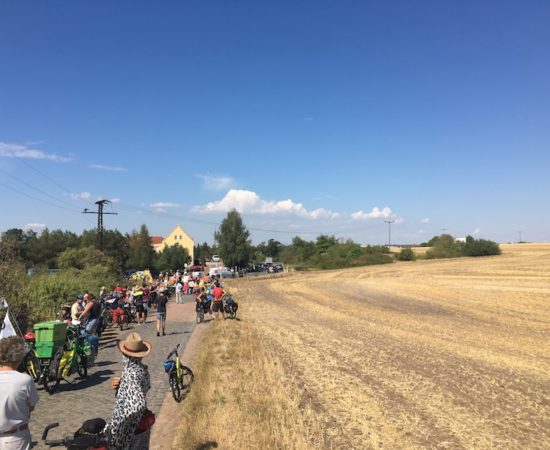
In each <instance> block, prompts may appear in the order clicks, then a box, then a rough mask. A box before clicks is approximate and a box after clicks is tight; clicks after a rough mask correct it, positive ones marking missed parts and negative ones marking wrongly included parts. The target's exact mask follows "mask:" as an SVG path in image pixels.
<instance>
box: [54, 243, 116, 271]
mask: <svg viewBox="0 0 550 450" xmlns="http://www.w3.org/2000/svg"><path fill="white" fill-rule="evenodd" d="M57 260H58V264H59V268H60V269H71V268H72V269H79V270H82V269H85V268H86V267H89V266H97V265H101V266H105V267H106V268H108V269H109V270H110V271H111V272H116V269H117V267H116V266H117V264H116V262H115V261H114V260H113V259H112V258H110V257H108V256H107V255H105V253H103V252H101V251H99V250H98V249H96V248H95V247H85V248H69V249H67V250H65V251H64V252H62V253H60V254H59V256H58V258H57Z"/></svg>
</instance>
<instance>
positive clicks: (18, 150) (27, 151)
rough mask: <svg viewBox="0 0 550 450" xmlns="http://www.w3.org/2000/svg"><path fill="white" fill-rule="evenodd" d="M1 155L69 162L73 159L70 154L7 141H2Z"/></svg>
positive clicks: (0, 144) (0, 145)
mask: <svg viewBox="0 0 550 450" xmlns="http://www.w3.org/2000/svg"><path fill="white" fill-rule="evenodd" d="M0 156H1V157H6V158H27V159H45V160H47V161H54V162H68V161H71V160H72V158H71V157H68V156H61V155H56V154H55V153H46V152H44V151H42V150H36V149H34V148H31V147H29V146H27V145H24V144H12V143H7V142H0Z"/></svg>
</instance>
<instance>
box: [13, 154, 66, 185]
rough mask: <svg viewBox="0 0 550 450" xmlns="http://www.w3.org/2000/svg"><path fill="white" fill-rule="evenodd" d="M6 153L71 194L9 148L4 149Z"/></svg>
mask: <svg viewBox="0 0 550 450" xmlns="http://www.w3.org/2000/svg"><path fill="white" fill-rule="evenodd" d="M3 150H4V151H6V152H8V153H9V154H10V155H11V156H13V157H14V158H16V159H18V160H19V161H21V162H22V163H23V164H25V165H26V166H28V167H30V168H31V169H32V170H34V171H35V172H37V173H39V174H40V175H42V176H43V177H44V178H46V179H47V180H49V181H50V182H52V183H53V184H55V185H56V186H57V187H59V188H61V189H63V190H64V191H66V192H69V189H67V188H65V187H63V186H61V185H60V184H59V183H58V182H57V181H55V180H54V179H53V178H51V177H49V176H48V175H46V174H45V173H43V172H41V171H40V170H38V169H37V168H36V167H34V166H33V165H32V164H31V163H29V162H28V161H25V160H24V159H23V158H20V157H19V156H17V154H15V153H14V152H12V151H11V150H10V149H8V148H4V149H3Z"/></svg>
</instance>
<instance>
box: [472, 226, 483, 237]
mask: <svg viewBox="0 0 550 450" xmlns="http://www.w3.org/2000/svg"><path fill="white" fill-rule="evenodd" d="M479 233H481V230H480V229H479V228H476V229H475V230H474V231H473V233H472V234H473V235H474V236H475V235H476V234H479Z"/></svg>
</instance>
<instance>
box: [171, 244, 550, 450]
mask: <svg viewBox="0 0 550 450" xmlns="http://www.w3.org/2000/svg"><path fill="white" fill-rule="evenodd" d="M502 248H503V255H502V256H497V257H488V258H462V259H458V260H444V261H442V260H438V261H433V260H432V261H416V262H410V263H409V262H407V263H396V264H393V265H389V266H388V265H384V266H370V267H366V268H357V269H349V270H343V271H329V272H314V273H309V274H300V273H298V274H292V275H290V276H286V277H280V278H276V279H257V280H254V279H245V280H239V281H237V282H236V283H235V284H234V286H233V287H232V290H233V291H234V293H235V294H236V296H237V298H238V300H239V302H240V305H241V310H240V311H239V313H242V314H241V318H242V319H243V320H242V321H241V322H225V323H218V324H215V326H214V327H213V328H212V330H211V331H212V333H211V336H210V337H209V339H210V341H209V342H208V343H206V347H205V348H207V349H208V350H207V352H205V353H204V355H203V358H202V360H201V364H200V365H199V367H198V368H197V372H198V374H197V375H198V379H199V381H198V382H197V384H196V386H195V387H196V389H195V390H194V392H193V397H192V398H191V399H190V402H188V404H186V405H184V407H183V409H184V411H185V419H184V423H183V424H182V428H181V431H180V435H179V439H180V440H179V441H178V443H177V444H175V446H177V447H178V448H208V447H199V446H198V445H199V444H200V443H201V442H202V443H204V442H207V441H212V442H214V441H215V442H217V443H218V444H219V448H231V449H232V448H235V449H236V448H292V449H302V448H342V449H348V448H356V449H364V448H384V449H396V448H476V449H477V448H487V449H489V448H506V449H526V448H529V449H537V448H540V449H544V448H550V344H549V343H550V309H549V305H550V245H542V244H540V245H534V244H533V245H530V244H522V245H504V246H502ZM216 348H217V351H214V349H216ZM199 383H203V384H202V385H201V384H199ZM222 398H223V401H222V400H221V399H222ZM189 427H191V429H190V428H189Z"/></svg>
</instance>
